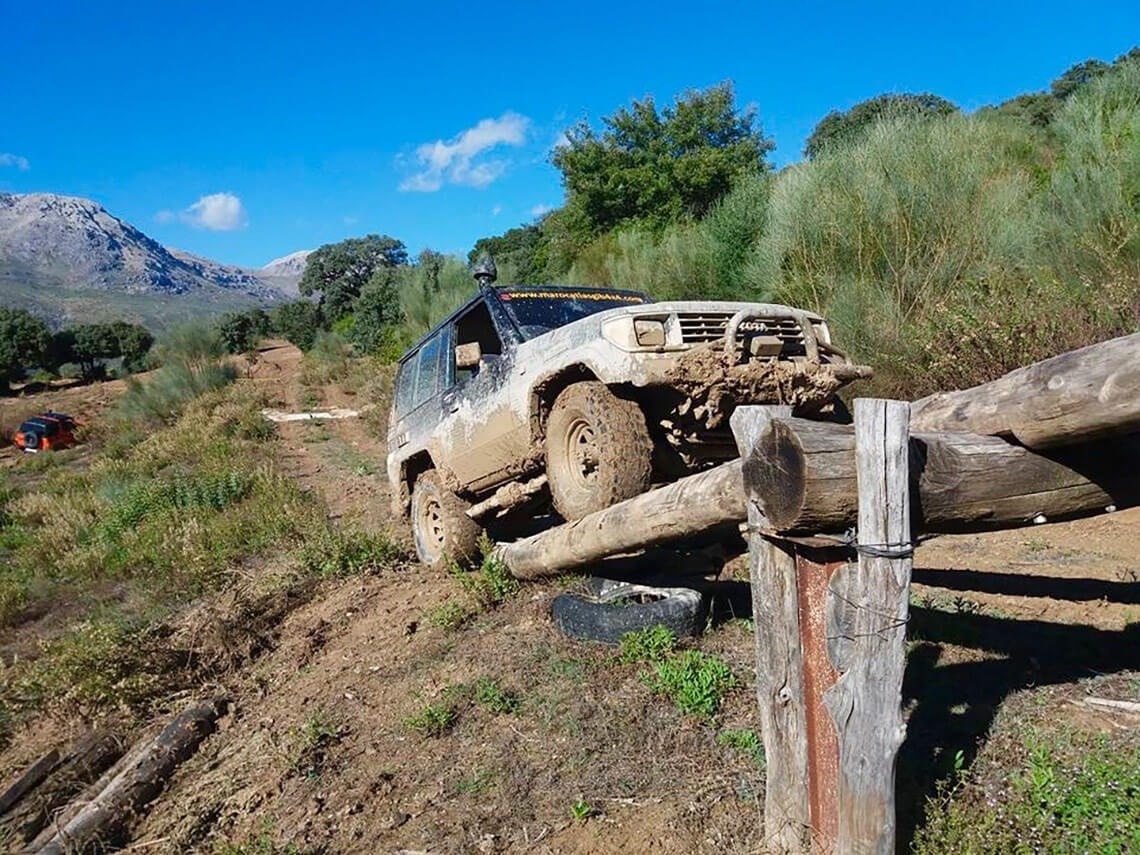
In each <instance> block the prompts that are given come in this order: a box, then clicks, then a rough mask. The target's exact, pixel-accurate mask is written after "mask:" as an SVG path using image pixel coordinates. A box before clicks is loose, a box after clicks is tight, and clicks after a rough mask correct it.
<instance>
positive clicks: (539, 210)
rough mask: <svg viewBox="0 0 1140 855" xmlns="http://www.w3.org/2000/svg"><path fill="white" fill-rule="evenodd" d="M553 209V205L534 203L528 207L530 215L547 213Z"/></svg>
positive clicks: (536, 215) (539, 215) (535, 215)
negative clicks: (531, 206)
mask: <svg viewBox="0 0 1140 855" xmlns="http://www.w3.org/2000/svg"><path fill="white" fill-rule="evenodd" d="M553 210H554V206H553V205H535V206H534V207H533V208H531V209H530V215H531V216H532V217H541V216H542V215H543V214H549V213H550V212H551V211H553Z"/></svg>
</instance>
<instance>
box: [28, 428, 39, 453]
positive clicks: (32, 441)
mask: <svg viewBox="0 0 1140 855" xmlns="http://www.w3.org/2000/svg"><path fill="white" fill-rule="evenodd" d="M42 442H43V440H42V439H41V438H40V435H39V434H38V433H36V432H35V431H25V432H24V448H28V449H31V450H32V451H39V448H40V444H41V443H42Z"/></svg>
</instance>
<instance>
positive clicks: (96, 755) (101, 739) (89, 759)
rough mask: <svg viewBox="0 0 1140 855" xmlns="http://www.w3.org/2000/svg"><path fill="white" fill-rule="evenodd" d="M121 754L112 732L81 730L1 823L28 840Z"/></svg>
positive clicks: (9, 831) (24, 839)
mask: <svg viewBox="0 0 1140 855" xmlns="http://www.w3.org/2000/svg"><path fill="white" fill-rule="evenodd" d="M122 754H123V747H122V745H121V743H120V742H119V739H118V737H117V736H116V735H115V734H113V733H109V732H107V731H92V732H89V733H86V734H84V735H83V736H82V737H81V738H80V739H79V740H78V741H76V743H75V744H74V745H73V746H72V747H71V748H70V750H68V752H67V753H66V754H65V755H64V756H63V757H62V759H60V760H59V762H58V763H56V764H55V766H54V767H52V769H51V770H50V775H49V776H48V777H47V779H46V780H44V781H42V782H41V783H40V784H39V785H38V786H36V788H35V789H34V790H32V791H30V792H28V793H26V794H25V795H24V796H23V797H22V798H21V799H20V800H19V801H18V802H17V803H15V804H14V805H13V806H12V807H11V809H10V814H9V815H8V816H6V817H5V818H4V822H3V827H4V828H5V829H6V830H7V832H8V834H9V835H11V836H12V837H13V838H14V839H19V840H22V841H27V840H31V839H32V838H33V837H35V836H36V835H37V834H39V832H40V830H41V829H43V827H44V826H45V825H46V824H47V823H48V821H49V820H50V818H51V816H52V814H53V813H54V812H55V811H56V810H58V809H59V808H60V807H61V806H62V805H65V804H67V802H68V800H69V799H71V798H72V797H73V796H75V794H76V793H78V792H80V791H81V790H82V789H83V788H84V787H85V786H87V785H88V784H90V783H91V782H92V781H94V780H96V779H97V778H98V777H99V776H100V775H102V774H103V772H105V771H106V770H107V769H108V768H109V767H110V766H111V765H112V764H114V762H115V761H116V760H118V759H119V757H121V756H122Z"/></svg>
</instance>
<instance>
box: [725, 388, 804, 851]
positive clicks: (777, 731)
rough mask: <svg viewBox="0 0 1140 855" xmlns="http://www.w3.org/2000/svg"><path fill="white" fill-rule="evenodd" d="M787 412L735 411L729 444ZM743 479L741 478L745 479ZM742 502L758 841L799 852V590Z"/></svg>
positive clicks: (791, 557) (785, 561)
mask: <svg viewBox="0 0 1140 855" xmlns="http://www.w3.org/2000/svg"><path fill="white" fill-rule="evenodd" d="M788 415H790V408H788V407H741V408H739V409H737V411H736V412H735V413H734V414H733V416H732V431H733V433H734V434H735V436H736V444H737V445H738V446H739V447H740V449H741V451H742V453H744V454H747V453H748V452H749V451H750V450H751V449H752V448H753V447H755V445H756V443H757V442H758V441H759V439H760V437H761V435H763V433H764V430H765V429H766V428H767V427H768V424H769V422H770V421H771V419H773V418H777V417H780V416H788ZM745 480H746V481H747V479H745ZM747 490H748V487H747V484H745V496H746V499H747V504H748V529H749V538H748V541H749V553H750V561H749V573H750V576H751V582H752V623H753V626H754V627H755V633H756V696H757V700H758V702H759V704H760V730H761V735H762V736H763V739H764V756H765V759H766V763H767V781H766V783H765V786H764V838H765V842H766V844H767V846H768V848H769V849H770V850H772V851H773V852H788V853H798V852H804V851H805V849H806V847H807V845H808V842H809V840H810V830H811V817H810V815H809V812H810V808H809V787H808V750H807V747H808V736H807V718H806V709H805V706H804V667H803V648H802V646H801V644H800V620H799V584H798V582H797V580H796V556H795V550H794V549H793V547H792V546H791V545H790V544H788V543H784V542H781V541H778V540H776V539H774V538H769V537H766V536H765V535H764V534H763V533H762V532H764V531H765V530H766V529H767V528H768V524H767V520H766V519H765V517H764V512H763V509H762V508H761V506H760V505H759V504H758V503H756V502H755V501H751V499H750V497H749V496H748V493H747Z"/></svg>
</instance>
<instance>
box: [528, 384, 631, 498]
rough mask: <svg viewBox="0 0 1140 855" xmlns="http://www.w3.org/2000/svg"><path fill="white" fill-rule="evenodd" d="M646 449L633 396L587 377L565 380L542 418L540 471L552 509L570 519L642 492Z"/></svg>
mask: <svg viewBox="0 0 1140 855" xmlns="http://www.w3.org/2000/svg"><path fill="white" fill-rule="evenodd" d="M652 454H653V443H652V441H651V440H650V439H649V430H648V429H647V428H646V426H645V416H644V415H642V412H641V408H640V407H638V405H637V404H636V403H635V402H633V401H627V400H624V399H622V398H619V397H617V395H615V394H614V393H613V392H611V391H610V390H609V389H608V388H607V387H606V386H605V384H603V383H598V382H597V381H593V380H591V381H586V382H582V383H575V384H573V385H571V386H567V387H566V388H565V389H563V390H562V393H561V394H560V395H559V396H558V398H557V399H556V400H555V402H554V407H553V408H552V409H551V411H550V418H549V419H548V420H547V424H546V476H547V480H548V481H549V484H550V494H551V497H552V498H553V500H554V507H555V509H556V510H557V511H558V513H560V514H561V515H562V517H563V518H564V519H567V520H576V519H580V518H582V517H584V516H586V515H587V514H589V513H593V512H594V511H600V510H602V509H603V508H608V507H609V506H610V505H612V504H615V503H617V502H620V501H623V500H625V499H629V498H632V497H633V496H636V495H638V494H640V493H644V492H645V490H646V489H648V488H649V483H650V474H651V472H652V463H651V458H652Z"/></svg>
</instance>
